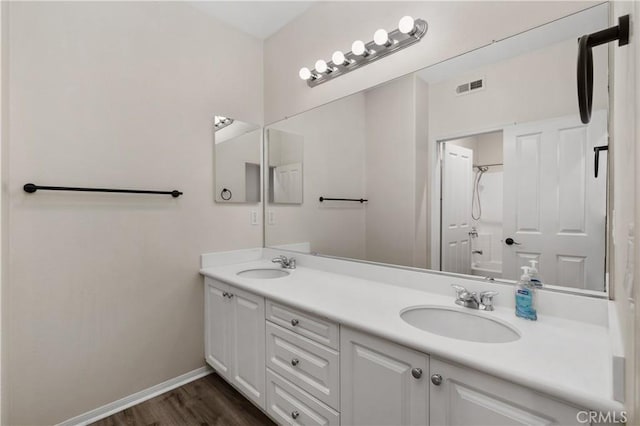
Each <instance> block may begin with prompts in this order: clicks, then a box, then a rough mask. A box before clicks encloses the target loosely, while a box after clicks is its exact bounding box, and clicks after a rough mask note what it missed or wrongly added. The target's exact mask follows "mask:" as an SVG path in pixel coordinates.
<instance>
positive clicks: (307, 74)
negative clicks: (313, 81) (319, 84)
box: [298, 67, 311, 80]
mask: <svg viewBox="0 0 640 426" xmlns="http://www.w3.org/2000/svg"><path fill="white" fill-rule="evenodd" d="M298 75H299V76H300V78H301V79H302V80H309V79H310V78H311V71H310V70H309V68H307V67H302V68H300V71H299V72H298Z"/></svg>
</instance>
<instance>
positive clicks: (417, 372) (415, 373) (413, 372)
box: [411, 368, 422, 379]
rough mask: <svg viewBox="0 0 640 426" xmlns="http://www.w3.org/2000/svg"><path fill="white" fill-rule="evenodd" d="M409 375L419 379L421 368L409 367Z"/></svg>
mask: <svg viewBox="0 0 640 426" xmlns="http://www.w3.org/2000/svg"><path fill="white" fill-rule="evenodd" d="M411 375H412V376H413V378H414V379H419V378H420V377H422V368H413V369H411Z"/></svg>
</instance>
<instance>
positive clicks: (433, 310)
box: [400, 306, 520, 343]
mask: <svg viewBox="0 0 640 426" xmlns="http://www.w3.org/2000/svg"><path fill="white" fill-rule="evenodd" d="M400 317H401V318H402V319H403V320H404V321H405V322H406V323H408V324H410V325H412V326H414V327H417V328H419V329H421V330H424V331H428V332H429V333H433V334H437V335H439V336H444V337H450V338H453V339H459V340H467V341H471V342H480V343H507V342H513V341H515V340H518V339H519V338H520V333H518V332H517V331H516V330H515V329H514V328H513V327H511V326H509V325H506V324H504V323H502V322H499V321H496V320H494V319H491V318H487V317H485V316H480V315H477V314H473V313H470V312H469V313H467V312H464V311H460V310H457V309H455V308H446V307H440V306H423V307H416V308H409V309H406V310H404V311H403V312H401V313H400Z"/></svg>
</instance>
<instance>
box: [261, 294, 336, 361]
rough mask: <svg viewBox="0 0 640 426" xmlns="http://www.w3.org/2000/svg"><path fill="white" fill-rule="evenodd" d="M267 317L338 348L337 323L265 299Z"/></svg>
mask: <svg viewBox="0 0 640 426" xmlns="http://www.w3.org/2000/svg"><path fill="white" fill-rule="evenodd" d="M266 308H267V310H266V316H267V319H268V320H269V321H271V322H273V323H274V324H278V325H279V326H281V327H284V328H286V329H288V330H292V331H295V332H296V333H298V334H301V335H303V336H305V337H308V338H309V339H312V340H315V341H316V342H318V343H322V344H323V345H327V346H329V347H330V348H333V349H336V350H339V348H340V328H339V327H338V324H336V323H333V322H331V321H328V320H326V319H323V318H319V317H317V316H314V315H311V314H307V313H304V312H302V311H298V310H297V309H293V308H289V307H288V306H284V305H280V304H278V303H274V302H272V301H270V300H267V306H266Z"/></svg>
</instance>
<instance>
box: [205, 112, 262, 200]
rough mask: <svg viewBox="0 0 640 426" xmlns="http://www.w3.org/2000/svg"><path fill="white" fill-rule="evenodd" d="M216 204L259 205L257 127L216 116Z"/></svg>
mask: <svg viewBox="0 0 640 426" xmlns="http://www.w3.org/2000/svg"><path fill="white" fill-rule="evenodd" d="M213 129H214V143H215V144H214V156H215V200H216V201H217V202H222V203H259V202H260V144H261V140H262V130H261V129H260V128H259V126H257V125H255V124H250V123H245V122H242V121H239V120H234V119H232V118H229V117H224V116H219V115H216V116H214V126H213Z"/></svg>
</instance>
